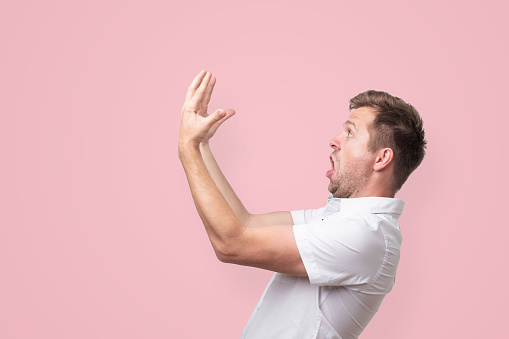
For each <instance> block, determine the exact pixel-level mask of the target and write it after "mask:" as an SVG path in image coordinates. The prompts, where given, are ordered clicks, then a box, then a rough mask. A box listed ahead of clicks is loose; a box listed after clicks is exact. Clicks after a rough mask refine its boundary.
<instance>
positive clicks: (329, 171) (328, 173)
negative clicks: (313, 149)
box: [325, 169, 334, 177]
mask: <svg viewBox="0 0 509 339" xmlns="http://www.w3.org/2000/svg"><path fill="white" fill-rule="evenodd" d="M333 173H334V170H333V169H331V170H328V171H327V173H325V176H326V177H328V176H331V175H332V174H333Z"/></svg>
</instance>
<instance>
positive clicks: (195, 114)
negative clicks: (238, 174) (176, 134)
mask: <svg viewBox="0 0 509 339" xmlns="http://www.w3.org/2000/svg"><path fill="white" fill-rule="evenodd" d="M215 84H216V79H215V78H212V74H211V73H210V72H206V71H205V70H203V71H201V72H200V73H198V75H197V76H196V78H194V80H193V82H192V83H191V85H190V86H189V88H188V90H187V94H186V100H185V102H184V106H183V107H182V121H181V125H180V138H179V147H182V146H184V145H185V146H196V147H197V146H199V145H200V144H201V143H206V142H208V140H209V139H210V138H212V136H213V135H214V133H215V132H216V130H217V129H218V128H219V126H220V125H221V124H222V123H223V122H224V121H226V120H227V119H228V118H230V117H231V116H233V115H234V114H235V111H234V110H232V109H229V110H226V111H225V110H223V109H218V110H216V111H215V112H214V113H212V114H210V115H209V114H208V113H207V109H208V104H209V102H210V97H211V96H212V91H213V89H214V85H215Z"/></svg>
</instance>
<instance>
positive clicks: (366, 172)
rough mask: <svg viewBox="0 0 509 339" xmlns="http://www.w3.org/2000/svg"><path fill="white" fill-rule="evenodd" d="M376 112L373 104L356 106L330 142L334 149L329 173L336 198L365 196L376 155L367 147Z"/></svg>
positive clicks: (330, 190)
mask: <svg viewBox="0 0 509 339" xmlns="http://www.w3.org/2000/svg"><path fill="white" fill-rule="evenodd" d="M375 114H376V113H375V112H374V111H373V110H372V108H370V107H359V108H357V109H354V110H353V111H352V112H351V114H350V116H349V117H348V120H346V121H345V123H344V124H343V130H342V131H341V133H339V134H338V135H336V136H335V137H334V138H332V139H331V141H330V142H329V145H330V147H332V149H333V150H334V151H333V152H332V154H331V155H330V160H331V165H332V169H330V170H329V171H327V173H326V176H327V177H328V178H329V179H330V183H329V192H330V193H332V196H333V197H335V198H355V197H358V196H362V192H363V191H365V189H366V187H367V185H368V184H369V182H368V181H369V180H368V179H369V177H370V175H371V174H372V172H373V164H374V162H375V157H376V156H375V154H374V153H373V152H370V151H369V150H368V144H369V130H368V127H369V126H370V125H371V123H372V122H373V120H374V119H375Z"/></svg>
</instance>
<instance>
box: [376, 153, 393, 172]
mask: <svg viewBox="0 0 509 339" xmlns="http://www.w3.org/2000/svg"><path fill="white" fill-rule="evenodd" d="M393 158H394V152H393V151H392V149H390V148H382V149H381V150H379V151H378V154H377V157H376V161H375V167H374V170H375V171H381V170H383V169H384V168H386V167H387V166H388V165H389V164H390V163H391V161H392V159H393Z"/></svg>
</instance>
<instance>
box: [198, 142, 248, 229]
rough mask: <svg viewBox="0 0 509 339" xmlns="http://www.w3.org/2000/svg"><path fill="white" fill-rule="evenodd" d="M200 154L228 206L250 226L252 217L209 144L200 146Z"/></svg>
mask: <svg viewBox="0 0 509 339" xmlns="http://www.w3.org/2000/svg"><path fill="white" fill-rule="evenodd" d="M200 152H201V155H202V158H203V161H204V163H205V166H206V168H207V170H208V172H209V174H210V176H211V177H212V180H213V181H214V183H215V184H216V185H217V188H218V189H219V190H220V191H221V193H222V195H223V197H224V198H225V199H226V201H227V203H228V205H230V207H231V208H232V209H233V211H234V212H235V214H236V215H237V216H238V218H239V219H240V220H241V221H242V223H243V224H244V225H246V226H249V224H250V223H251V218H252V215H251V214H250V213H249V212H248V211H247V209H246V208H245V207H244V205H243V204H242V201H240V199H239V197H238V196H237V194H236V193H235V191H234V190H233V188H232V187H231V185H230V183H229V182H228V180H227V179H226V177H225V176H224V174H223V172H222V171H221V168H220V167H219V165H218V163H217V161H216V159H215V158H214V155H213V154H212V151H211V149H210V145H209V143H208V142H207V143H201V144H200Z"/></svg>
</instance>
